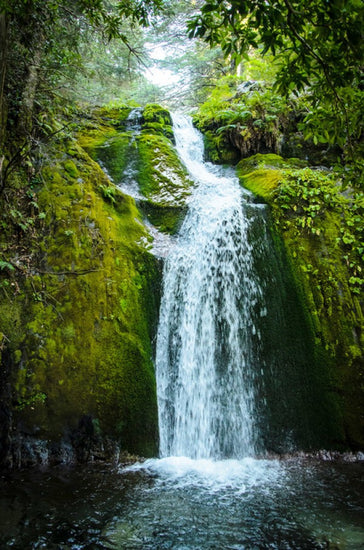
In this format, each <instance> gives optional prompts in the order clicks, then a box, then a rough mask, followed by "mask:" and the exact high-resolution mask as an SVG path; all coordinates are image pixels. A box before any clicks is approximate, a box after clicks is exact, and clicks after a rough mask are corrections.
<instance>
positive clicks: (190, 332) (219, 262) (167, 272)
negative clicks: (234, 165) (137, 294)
mask: <svg viewBox="0 0 364 550" xmlns="http://www.w3.org/2000/svg"><path fill="white" fill-rule="evenodd" d="M173 123H174V132H175V139H176V147H177V150H178V153H179V155H180V158H181V159H182V161H183V162H184V164H185V165H186V167H187V169H188V171H189V172H190V174H191V176H192V178H193V179H194V181H195V189H194V192H193V194H192V197H191V200H190V204H189V211H188V213H187V215H186V218H185V220H184V223H183V226H182V228H181V230H180V234H179V237H178V240H177V243H176V245H175V247H174V248H173V250H172V251H171V252H170V254H169V256H168V258H167V259H166V262H165V269H164V286H163V296H162V303H161V311H160V324H159V329H158V337H157V352H156V365H157V367H156V369H157V387H158V404H159V428H160V454H161V456H170V455H176V456H188V457H191V458H215V459H219V458H226V457H234V458H241V457H244V456H247V455H251V454H254V453H255V451H256V448H257V441H258V438H259V433H258V432H259V430H258V426H257V423H256V420H255V418H256V411H255V408H256V406H255V401H256V399H255V393H256V390H255V383H254V379H255V373H256V372H257V367H256V364H255V354H254V350H253V345H252V340H253V338H255V340H256V339H257V338H258V337H259V334H258V332H259V331H258V329H257V327H256V323H255V313H254V312H255V311H256V309H257V307H258V308H259V307H260V306H259V304H260V303H262V300H261V299H260V297H261V295H262V288H261V286H260V285H259V283H258V279H257V277H256V275H255V274H254V268H253V251H252V245H251V244H250V242H249V238H248V232H249V225H250V223H251V222H250V217H249V216H248V215H247V209H248V208H250V209H251V208H252V205H251V204H250V205H249V198H250V195H248V194H247V193H246V192H245V191H244V190H242V188H241V187H240V185H239V182H238V179H237V178H236V177H235V176H234V174H233V172H229V171H227V170H223V169H222V168H219V167H216V166H214V165H212V164H209V163H205V162H204V161H203V139H202V136H201V134H200V133H199V132H198V131H197V130H196V129H195V128H194V127H193V126H192V122H191V120H190V119H188V118H185V117H183V116H180V115H176V116H174V120H173ZM256 209H257V210H258V209H259V205H256ZM264 314H265V313H264V310H263V309H262V310H261V312H260V315H264Z"/></svg>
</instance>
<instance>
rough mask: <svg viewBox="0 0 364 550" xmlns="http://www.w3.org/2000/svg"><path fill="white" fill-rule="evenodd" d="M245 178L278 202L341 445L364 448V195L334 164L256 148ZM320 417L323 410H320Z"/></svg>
mask: <svg viewBox="0 0 364 550" xmlns="http://www.w3.org/2000/svg"><path fill="white" fill-rule="evenodd" d="M237 170H238V175H239V177H240V181H241V183H242V185H244V186H245V187H247V188H248V189H250V190H251V191H253V192H254V193H255V194H256V195H257V196H258V197H259V198H260V199H263V200H264V201H265V202H267V203H268V204H269V205H270V207H271V216H272V218H273V223H274V235H273V237H274V240H275V242H276V246H278V247H280V248H281V249H282V250H283V252H284V254H285V256H286V258H287V262H288V266H289V268H290V277H291V279H292V283H293V285H294V287H295V288H296V292H297V293H298V295H299V296H300V301H301V304H302V307H303V311H304V312H305V316H306V320H307V326H308V327H309V328H310V332H311V338H310V339H311V342H312V346H313V358H314V359H313V361H314V369H315V371H316V373H317V376H318V379H321V380H323V379H325V377H326V380H327V382H326V383H325V385H324V386H323V387H324V392H321V394H320V395H319V396H318V399H319V401H320V407H321V409H322V411H324V409H325V408H326V409H327V408H328V407H331V409H332V411H333V412H332V417H333V418H335V422H334V423H335V426H334V429H335V430H336V432H337V435H336V439H335V441H333V442H332V445H333V448H337V449H339V450H344V449H348V448H349V449H352V450H361V449H363V448H364V418H363V410H364V390H363V384H362V380H363V373H364V353H363V351H364V333H363V329H364V316H363V295H362V285H363V281H362V278H361V276H360V273H361V268H362V258H361V251H362V249H361V244H360V243H361V231H362V229H361V224H362V217H361V215H359V212H362V208H363V204H362V195H361V194H360V193H357V192H354V191H353V190H351V191H348V190H344V192H343V190H342V189H341V187H340V183H339V181H337V180H335V177H334V176H333V175H332V174H330V172H329V171H327V170H317V169H315V170H312V169H310V168H302V166H301V163H300V162H298V163H297V159H291V160H289V159H288V160H287V159H283V158H281V157H278V156H277V155H272V154H271V155H259V154H258V155H255V156H253V157H251V158H248V159H244V160H242V161H240V163H239V164H238V167H237ZM316 416H317V419H319V415H318V414H317V415H316Z"/></svg>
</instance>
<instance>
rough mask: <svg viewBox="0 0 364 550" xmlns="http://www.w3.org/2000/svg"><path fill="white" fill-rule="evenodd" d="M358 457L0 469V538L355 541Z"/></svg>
mask: <svg viewBox="0 0 364 550" xmlns="http://www.w3.org/2000/svg"><path fill="white" fill-rule="evenodd" d="M363 473H364V464H363V463H355V464H351V463H345V464H342V463H331V462H330V463H328V462H318V461H307V460H305V461H303V460H298V459H295V460H287V461H280V462H278V461H263V460H260V461H259V460H254V459H249V458H247V459H244V460H242V461H234V460H231V461H223V462H212V461H207V460H199V461H193V460H191V459H185V458H181V457H179V458H173V457H172V458H171V457H170V458H167V459H162V460H153V461H147V462H146V463H145V464H144V465H143V466H134V467H129V468H127V469H121V470H119V471H118V470H117V469H116V468H112V467H111V466H110V467H107V466H102V467H100V466H94V467H87V468H72V469H65V468H59V469H57V468H55V469H52V470H49V471H44V472H37V471H35V472H34V471H33V472H30V471H28V472H24V473H22V472H20V473H17V474H14V475H11V476H9V478H8V479H7V478H6V477H2V479H1V493H0V495H1V496H0V518H1V519H0V548H15V549H19V550H20V549H22V550H24V549H36V548H45V549H50V550H53V549H54V550H55V549H57V550H58V549H63V550H64V549H72V550H76V549H86V548H87V549H101V548H108V549H110V548H116V549H141V548H142V549H179V550H182V549H183V550H186V549H195V550H197V549H229V550H230V549H231V550H238V549H239V550H240V549H249V550H252V549H278V550H281V549H316V548H330V549H333V548H339V549H349V550H359V549H361V548H364V514H363V512H364V497H363V495H364V476H363Z"/></svg>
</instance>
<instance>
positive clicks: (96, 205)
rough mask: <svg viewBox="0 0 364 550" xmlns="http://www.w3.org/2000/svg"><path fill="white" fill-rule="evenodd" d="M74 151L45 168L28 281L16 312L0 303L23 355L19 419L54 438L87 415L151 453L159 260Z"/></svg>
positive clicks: (17, 389) (120, 199)
mask: <svg viewBox="0 0 364 550" xmlns="http://www.w3.org/2000/svg"><path fill="white" fill-rule="evenodd" d="M81 142H82V143H84V139H83V138H81ZM71 147H72V149H73V150H74V152H75V156H74V157H73V159H72V161H71V162H72V164H71V163H70V159H64V155H63V154H62V153H61V154H58V153H57V152H56V154H55V156H54V157H53V158H52V159H51V160H50V163H49V165H47V166H45V167H44V168H43V181H44V186H43V188H42V189H40V191H39V194H38V202H39V207H40V209H41V211H43V212H45V213H46V220H45V222H46V225H45V228H46V229H45V230H44V231H43V234H42V235H41V236H40V238H39V241H38V244H39V250H40V258H41V260H40V262H39V263H38V265H37V267H36V269H34V270H33V272H34V273H36V274H34V276H30V275H29V276H28V277H27V279H26V280H25V281H24V289H23V291H22V296H23V300H22V302H21V303H18V302H19V300H15V301H14V303H13V304H14V305H13V306H12V308H13V310H14V308H15V310H16V312H17V314H16V315H15V312H14V311H11V308H10V307H9V305H7V306H5V304H3V303H2V302H1V301H0V310H1V308H3V309H4V311H5V307H7V309H8V311H9V321H8V322H7V321H6V319H7V318H8V316H6V318H3V317H2V322H1V327H0V329H1V331H2V332H4V334H7V332H8V333H9V335H11V339H12V344H11V349H12V350H13V351H11V353H12V354H13V357H14V361H15V360H16V361H17V362H19V358H20V357H21V361H20V363H19V366H18V368H17V369H15V373H16V374H15V380H14V382H13V387H14V395H13V400H14V402H16V403H18V405H17V412H16V416H17V419H18V421H19V420H21V422H22V423H23V424H25V425H26V426H28V428H29V429H30V430H31V429H32V428H33V427H34V426H38V429H39V430H38V435H39V436H40V437H46V438H49V439H51V440H55V439H57V438H59V437H61V436H62V435H63V434H64V432H65V431H67V430H72V429H73V428H74V427H76V426H77V424H78V421H79V419H80V417H81V416H82V415H83V414H91V415H92V416H93V417H94V418H97V419H99V425H100V428H101V430H102V432H103V433H106V434H108V435H114V436H115V437H117V438H118V439H119V440H120V442H121V444H122V446H123V447H124V448H128V449H129V450H130V451H132V452H136V453H140V454H148V455H151V454H155V452H156V449H157V408H156V390H155V377H154V370H153V363H152V359H151V357H152V346H151V338H152V333H151V326H152V325H153V323H152V318H153V317H154V318H156V311H158V288H157V287H158V285H159V278H160V272H159V266H158V263H157V261H156V260H155V258H154V257H152V256H151V255H150V254H149V253H148V251H147V250H146V249H145V247H144V245H143V244H139V243H142V242H145V241H147V240H148V235H147V233H146V231H145V229H144V228H143V225H142V224H141V222H140V215H139V212H138V210H137V208H136V206H135V203H134V200H133V199H132V198H130V197H128V196H125V195H123V194H122V193H121V192H120V191H119V190H118V189H117V188H115V187H114V186H112V184H111V183H110V181H109V180H108V178H107V177H106V176H105V174H104V173H103V171H102V170H101V169H100V167H99V166H98V165H97V164H96V163H95V162H94V161H93V160H91V158H90V157H89V156H88V155H87V154H86V153H85V152H84V150H83V149H82V148H81V147H79V146H78V145H77V144H75V143H74V142H73V143H72V145H71V146H70V147H69V148H68V151H69V150H70V148H71ZM71 167H72V169H71ZM76 171H77V176H78V177H77V179H75V177H74V174H75V173H76ZM108 190H109V191H108ZM111 199H112V200H111ZM146 266H148V268H147V269H146ZM14 319H18V326H19V334H18V335H16V333H15V331H14V326H13V325H12V323H14Z"/></svg>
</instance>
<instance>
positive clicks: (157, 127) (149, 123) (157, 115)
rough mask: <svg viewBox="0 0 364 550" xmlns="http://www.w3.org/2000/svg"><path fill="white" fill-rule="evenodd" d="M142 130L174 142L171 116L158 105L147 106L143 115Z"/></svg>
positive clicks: (150, 104)
mask: <svg viewBox="0 0 364 550" xmlns="http://www.w3.org/2000/svg"><path fill="white" fill-rule="evenodd" d="M142 129H143V130H144V131H145V132H146V133H147V134H157V135H158V134H160V135H163V136H165V137H167V138H168V139H170V140H173V130H172V117H171V114H170V112H169V111H168V110H167V109H165V108H164V107H161V106H160V105H158V104H157V103H149V104H148V105H146V106H145V108H144V110H143V114H142Z"/></svg>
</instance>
